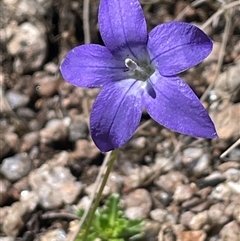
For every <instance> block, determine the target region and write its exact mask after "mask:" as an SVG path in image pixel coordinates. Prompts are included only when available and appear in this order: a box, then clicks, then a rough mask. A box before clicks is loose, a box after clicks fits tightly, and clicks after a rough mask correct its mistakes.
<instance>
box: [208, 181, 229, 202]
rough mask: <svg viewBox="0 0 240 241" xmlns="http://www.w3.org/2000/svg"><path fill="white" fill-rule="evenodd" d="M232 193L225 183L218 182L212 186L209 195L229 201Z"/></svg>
mask: <svg viewBox="0 0 240 241" xmlns="http://www.w3.org/2000/svg"><path fill="white" fill-rule="evenodd" d="M231 195H232V190H231V188H230V187H229V185H228V184H227V183H220V184H218V185H217V186H216V187H215V188H213V190H212V192H211V194H210V197H211V198H213V199H216V200H220V201H229V200H230V198H231Z"/></svg>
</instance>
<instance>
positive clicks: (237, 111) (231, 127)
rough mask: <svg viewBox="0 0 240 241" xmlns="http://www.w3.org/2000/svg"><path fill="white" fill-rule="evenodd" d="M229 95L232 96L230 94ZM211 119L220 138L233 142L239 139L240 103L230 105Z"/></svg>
mask: <svg viewBox="0 0 240 241" xmlns="http://www.w3.org/2000/svg"><path fill="white" fill-rule="evenodd" d="M228 95H229V96H232V95H231V94H230V93H228ZM221 98H222V96H221ZM211 117H212V120H213V122H214V124H215V127H216V130H217V133H218V136H219V138H222V139H230V138H231V139H233V140H237V139H238V138H239V131H238V130H239V119H240V103H236V104H231V103H229V104H228V105H226V106H225V107H224V108H223V109H222V110H220V111H217V112H214V113H212V115H211ZM222 120H225V121H224V122H223V121H222ZM238 159H239V158H238Z"/></svg>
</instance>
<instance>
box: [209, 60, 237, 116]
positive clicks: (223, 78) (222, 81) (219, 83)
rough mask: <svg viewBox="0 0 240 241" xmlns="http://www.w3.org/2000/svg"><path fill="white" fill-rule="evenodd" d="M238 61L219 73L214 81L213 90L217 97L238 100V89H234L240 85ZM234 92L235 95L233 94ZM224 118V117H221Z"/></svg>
mask: <svg viewBox="0 0 240 241" xmlns="http://www.w3.org/2000/svg"><path fill="white" fill-rule="evenodd" d="M239 76H240V62H239V63H237V64H236V65H233V66H230V67H229V68H227V70H226V71H225V72H223V73H221V74H220V75H219V76H218V78H217V79H216V81H215V87H214V90H215V91H216V94H217V96H218V97H220V98H222V99H226V98H228V99H230V98H231V99H232V100H233V102H236V101H234V98H237V99H238V101H239V96H237V95H239V93H240V92H239V91H237V92H236V90H238V89H239V87H240V78H239ZM234 94H235V95H236V96H234ZM223 120H225V119H223Z"/></svg>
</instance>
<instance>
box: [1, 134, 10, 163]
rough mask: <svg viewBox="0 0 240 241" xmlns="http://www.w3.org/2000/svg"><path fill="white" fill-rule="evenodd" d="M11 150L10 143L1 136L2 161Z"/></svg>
mask: <svg viewBox="0 0 240 241" xmlns="http://www.w3.org/2000/svg"><path fill="white" fill-rule="evenodd" d="M10 150H11V148H10V146H9V143H8V142H7V141H6V139H5V138H3V137H2V135H1V137H0V158H1V159H2V158H4V157H5V156H6V155H7V154H8V153H9V151H10Z"/></svg>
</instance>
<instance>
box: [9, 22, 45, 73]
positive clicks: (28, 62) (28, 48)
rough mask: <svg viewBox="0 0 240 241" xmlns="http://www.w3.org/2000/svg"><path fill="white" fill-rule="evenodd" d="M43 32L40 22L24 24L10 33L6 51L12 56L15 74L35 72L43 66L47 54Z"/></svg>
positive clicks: (43, 28)
mask: <svg viewBox="0 0 240 241" xmlns="http://www.w3.org/2000/svg"><path fill="white" fill-rule="evenodd" d="M45 32H46V30H45V27H44V25H42V24H41V23H40V22H36V23H34V24H33V23H31V22H24V23H22V24H21V25H19V26H18V27H17V28H16V30H15V31H14V32H13V33H12V35H11V36H10V39H9V40H10V41H9V42H8V43H7V50H8V52H9V53H10V54H11V55H12V56H14V63H13V65H14V70H15V71H16V72H17V73H20V74H22V73H27V72H30V71H34V70H37V69H38V68H39V67H40V66H41V65H42V64H43V62H44V60H45V58H46V54H47V41H46V35H45ZM33 60H34V61H33Z"/></svg>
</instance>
